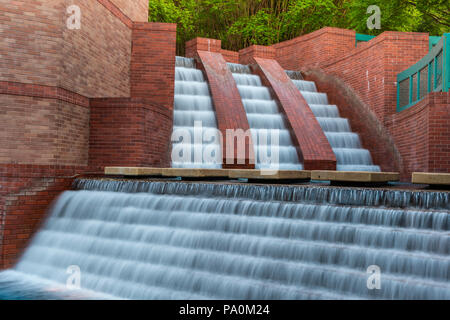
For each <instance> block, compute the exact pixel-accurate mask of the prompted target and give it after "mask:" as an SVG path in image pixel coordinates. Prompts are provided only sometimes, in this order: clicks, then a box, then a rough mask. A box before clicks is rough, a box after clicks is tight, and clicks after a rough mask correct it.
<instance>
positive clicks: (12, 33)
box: [0, 0, 65, 86]
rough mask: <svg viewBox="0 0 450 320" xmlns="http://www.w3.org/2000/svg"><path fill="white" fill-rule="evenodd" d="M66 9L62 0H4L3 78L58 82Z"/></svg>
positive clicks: (0, 33) (0, 29)
mask: <svg viewBox="0 0 450 320" xmlns="http://www.w3.org/2000/svg"><path fill="white" fill-rule="evenodd" d="M63 13H65V8H64V3H63V1H62V0H58V1H53V5H51V6H50V5H48V4H44V3H43V2H42V1H37V0H31V1H30V0H17V1H11V0H0V56H1V59H0V80H3V81H15V82H22V83H39V84H42V85H49V86H57V85H58V82H59V77H60V74H61V72H62V64H61V50H62V21H63V19H62V16H63Z"/></svg>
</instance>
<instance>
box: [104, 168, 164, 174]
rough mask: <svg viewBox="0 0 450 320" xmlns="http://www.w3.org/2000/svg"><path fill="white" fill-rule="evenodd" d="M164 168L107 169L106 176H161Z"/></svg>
mask: <svg viewBox="0 0 450 320" xmlns="http://www.w3.org/2000/svg"><path fill="white" fill-rule="evenodd" d="M162 170H163V169H162V168H146V167H105V175H118V176H161V175H162Z"/></svg>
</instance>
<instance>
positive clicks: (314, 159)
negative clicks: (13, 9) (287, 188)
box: [240, 46, 336, 170]
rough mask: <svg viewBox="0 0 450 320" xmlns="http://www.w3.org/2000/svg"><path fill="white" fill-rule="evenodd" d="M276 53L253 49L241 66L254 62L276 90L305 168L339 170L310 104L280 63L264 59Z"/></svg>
mask: <svg viewBox="0 0 450 320" xmlns="http://www.w3.org/2000/svg"><path fill="white" fill-rule="evenodd" d="M271 51H272V52H271ZM274 51H275V50H274V49H273V48H270V47H266V48H264V47H260V46H257V47H256V46H252V47H250V48H247V49H244V50H243V51H241V52H242V54H241V52H240V59H242V60H243V61H242V60H241V63H251V64H252V68H253V71H254V72H256V73H257V74H258V75H259V76H260V77H261V79H262V80H263V82H264V84H265V85H266V86H268V87H269V88H271V89H272V90H273V94H274V96H275V98H276V99H277V100H278V102H279V104H280V107H281V109H282V110H283V112H284V114H285V115H286V119H287V121H288V123H289V125H290V127H291V128H292V132H293V136H294V141H296V144H297V146H298V150H299V151H300V154H299V157H300V159H301V160H302V161H303V166H304V168H305V169H306V170H335V169H336V157H335V155H334V153H333V150H332V149H331V146H330V144H329V142H328V140H327V138H326V136H325V134H324V133H323V130H322V128H321V127H320V125H319V122H318V121H317V119H316V118H315V116H314V114H313V112H312V111H311V109H310V108H309V106H308V103H307V102H306V100H305V99H304V97H303V96H302V94H301V93H300V91H299V90H298V89H297V87H296V86H295V85H294V83H293V82H292V81H291V80H290V79H289V77H288V76H287V75H286V73H285V72H284V70H283V68H282V67H281V66H280V65H279V64H278V62H277V61H276V60H274V59H270V58H264V57H271V56H272V57H274V56H275V54H274V53H275V52H274Z"/></svg>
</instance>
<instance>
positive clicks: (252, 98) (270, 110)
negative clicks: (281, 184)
mask: <svg viewBox="0 0 450 320" xmlns="http://www.w3.org/2000/svg"><path fill="white" fill-rule="evenodd" d="M228 67H229V68H230V70H231V72H232V73H233V77H234V79H235V80H236V84H237V87H238V89H239V93H240V95H241V98H242V102H243V104H244V108H245V111H246V113H247V119H248V122H249V126H250V131H251V133H252V138H253V144H254V151H255V157H256V159H257V160H256V165H255V167H256V168H257V169H276V168H275V167H274V166H271V164H270V161H264V159H263V158H262V156H261V155H268V156H270V155H274V154H278V157H279V159H278V161H275V162H279V169H281V170H302V169H303V165H302V164H301V163H300V162H299V158H298V154H297V149H296V147H295V146H294V144H293V142H292V137H291V132H290V131H289V130H288V129H287V128H288V127H287V126H286V122H285V121H286V120H285V117H284V115H283V114H282V113H281V112H280V110H279V108H278V105H277V103H276V102H275V101H274V100H273V99H272V97H271V94H270V91H269V89H268V88H267V87H265V86H263V85H262V83H261V79H260V77H259V76H257V75H253V74H251V71H250V68H249V67H248V66H244V65H240V64H233V63H228ZM277 137H278V140H276V139H277ZM272 139H273V141H272Z"/></svg>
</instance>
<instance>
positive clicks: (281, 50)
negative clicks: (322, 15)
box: [272, 27, 356, 70]
mask: <svg viewBox="0 0 450 320" xmlns="http://www.w3.org/2000/svg"><path fill="white" fill-rule="evenodd" d="M355 41H356V39H355V31H353V30H346V29H339V28H331V27H325V28H322V29H320V30H317V31H314V32H311V33H309V34H306V35H303V36H300V37H297V38H294V39H292V40H288V41H283V42H280V43H277V44H275V45H273V46H272V47H274V48H275V49H276V59H277V61H278V62H279V63H280V65H281V66H282V67H283V68H284V69H286V70H300V69H303V68H305V67H307V68H312V67H316V66H319V65H321V64H322V63H326V62H328V61H330V60H332V59H334V58H337V57H340V56H342V55H344V54H346V53H348V52H349V51H351V50H353V49H354V48H355V43H356V42H355Z"/></svg>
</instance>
